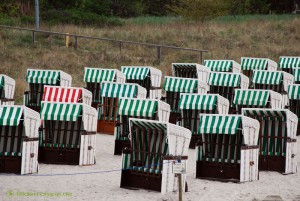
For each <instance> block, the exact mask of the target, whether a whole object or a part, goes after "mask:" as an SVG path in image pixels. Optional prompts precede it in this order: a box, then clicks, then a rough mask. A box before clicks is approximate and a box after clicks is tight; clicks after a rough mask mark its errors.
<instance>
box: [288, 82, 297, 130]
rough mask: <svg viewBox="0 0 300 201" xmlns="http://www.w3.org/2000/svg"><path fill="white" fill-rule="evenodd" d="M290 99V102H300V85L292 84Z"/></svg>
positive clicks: (290, 86) (289, 89)
mask: <svg viewBox="0 0 300 201" xmlns="http://www.w3.org/2000/svg"><path fill="white" fill-rule="evenodd" d="M288 98H289V99H290V100H300V84H292V85H289V86H288ZM299 129H300V128H299Z"/></svg>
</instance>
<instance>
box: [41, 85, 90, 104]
mask: <svg viewBox="0 0 300 201" xmlns="http://www.w3.org/2000/svg"><path fill="white" fill-rule="evenodd" d="M43 101H47V102H62V103H84V104H86V105H89V106H91V104H92V93H91V92H90V91H88V90H86V89H84V88H80V87H59V86H47V85H45V86H44V95H43Z"/></svg>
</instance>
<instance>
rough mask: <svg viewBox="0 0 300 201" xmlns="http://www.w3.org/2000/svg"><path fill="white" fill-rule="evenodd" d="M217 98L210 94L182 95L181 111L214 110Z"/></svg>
mask: <svg viewBox="0 0 300 201" xmlns="http://www.w3.org/2000/svg"><path fill="white" fill-rule="evenodd" d="M216 103H217V96H216V95H209V94H180V101H179V107H180V109H192V110H194V109H195V110H213V109H214V108H215V107H216Z"/></svg>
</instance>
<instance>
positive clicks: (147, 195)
mask: <svg viewBox="0 0 300 201" xmlns="http://www.w3.org/2000/svg"><path fill="white" fill-rule="evenodd" d="M299 141H300V138H299V137H298V153H300V143H299ZM113 147H114V138H113V136H110V135H100V134H99V135H97V147H96V162H97V164H96V165H92V166H84V167H82V166H70V165H48V164H40V165H39V173H38V174H35V175H29V176H20V175H14V174H0V201H5V200H22V201H23V200H98V201H99V200H107V201H110V200H122V201H136V200H151V201H152V200H157V201H158V200H160V201H171V200H178V194H177V193H169V194H166V195H161V194H160V193H159V192H153V191H147V190H128V189H121V188H120V177H121V171H120V169H121V156H113ZM299 165H300V161H299V157H298V166H299ZM106 170H107V171H108V172H102V173H92V172H100V171H106ZM87 172H90V174H76V173H87ZM51 174H70V175H56V176H51ZM194 174H195V151H194V150H191V149H190V150H189V166H188V175H187V178H188V186H189V192H187V193H185V194H184V200H193V201H194V200H203V201H209V200H214V201H215V200H240V201H246V200H268V201H269V200H300V174H299V173H297V174H292V175H282V174H280V173H276V172H260V175H259V181H254V182H247V183H240V184H239V183H225V182H218V181H208V180H200V179H195V178H194ZM20 192H25V193H66V192H68V193H71V194H69V195H68V196H58V197H57V196H53V197H50V196H27V197H26V196H17V194H20Z"/></svg>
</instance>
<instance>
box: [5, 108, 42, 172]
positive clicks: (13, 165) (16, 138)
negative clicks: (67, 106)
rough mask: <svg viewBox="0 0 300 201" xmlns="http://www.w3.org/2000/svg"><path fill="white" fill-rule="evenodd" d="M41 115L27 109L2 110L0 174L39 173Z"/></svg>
mask: <svg viewBox="0 0 300 201" xmlns="http://www.w3.org/2000/svg"><path fill="white" fill-rule="evenodd" d="M39 126H40V117H39V114H38V113H37V112H35V111H33V110H31V109H29V108H27V107H25V106H11V105H10V106H7V105H2V106H0V172H2V173H16V174H32V173H36V172H37V171H38V161H37V156H38V143H39V142H38V139H39V138H38V127H39Z"/></svg>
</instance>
